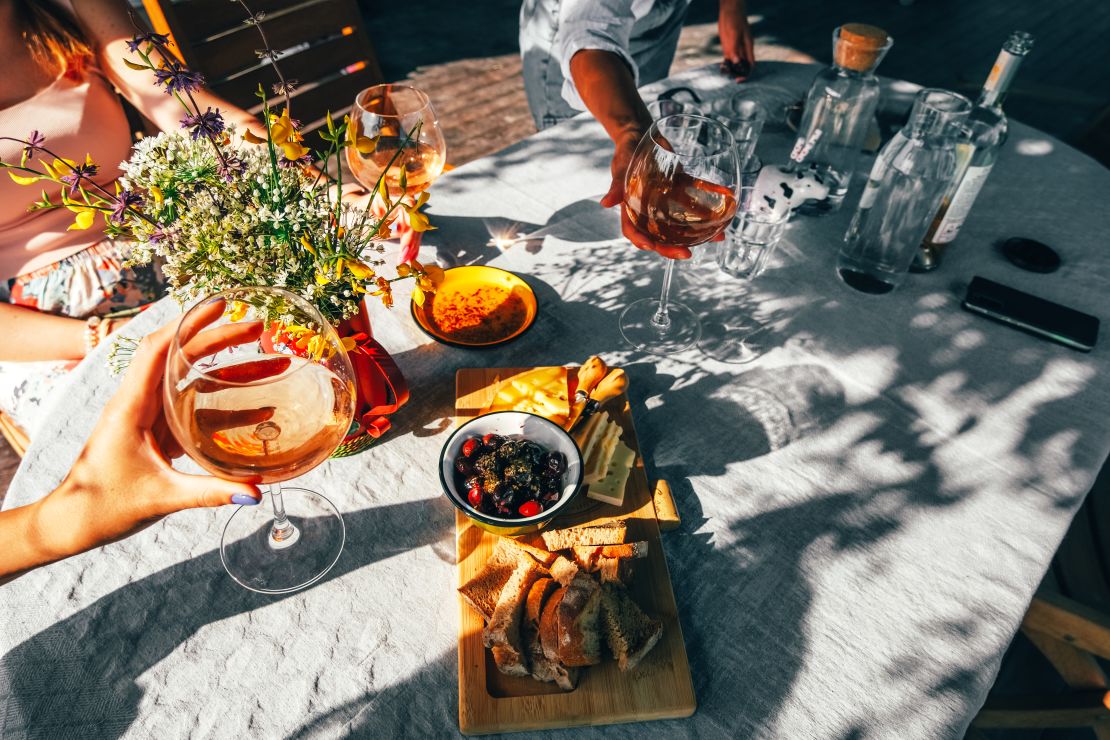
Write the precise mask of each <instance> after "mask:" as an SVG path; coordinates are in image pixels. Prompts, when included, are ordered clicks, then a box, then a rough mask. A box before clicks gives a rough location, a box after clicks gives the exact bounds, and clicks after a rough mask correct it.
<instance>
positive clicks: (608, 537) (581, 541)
mask: <svg viewBox="0 0 1110 740" xmlns="http://www.w3.org/2000/svg"><path fill="white" fill-rule="evenodd" d="M541 536H542V537H543V543H544V545H545V546H546V547H547V549H548V550H567V549H569V548H572V547H578V546H588V545H619V544H622V543H623V542H624V541H625V538H626V537H627V536H628V525H627V524H626V523H625V522H624V520H623V519H617V520H615V521H612V522H606V523H605V524H596V525H594V526H591V527H569V528H567V529H552V530H548V531H545V532H544V533H543V534H542V535H541Z"/></svg>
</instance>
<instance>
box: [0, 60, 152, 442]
mask: <svg viewBox="0 0 1110 740" xmlns="http://www.w3.org/2000/svg"><path fill="white" fill-rule="evenodd" d="M32 132H35V133H36V134H37V135H38V136H40V137H42V138H43V139H44V140H45V146H46V147H48V148H49V149H50V151H51V152H53V153H54V154H56V155H57V156H63V157H69V158H74V159H77V158H83V157H84V156H85V154H86V153H87V154H89V155H90V156H91V158H92V159H93V160H94V161H95V162H98V163H100V164H102V165H103V166H102V168H101V171H100V173H99V176H98V177H96V182H97V183H98V184H99V185H101V186H103V187H105V188H107V189H111V188H113V187H114V184H113V183H114V181H115V180H116V178H118V177H119V176H120V171H119V169H118V168H117V167H116V166H114V165H115V163H118V162H121V161H123V160H125V159H127V158H128V157H129V156H130V151H131V129H130V126H129V125H128V122H127V117H126V115H125V114H124V112H123V107H122V105H121V103H120V99H119V96H118V95H117V94H116V92H115V91H114V90H113V89H112V87H111V85H110V84H109V83H108V81H107V80H106V79H105V78H104V76H103V75H102V74H101V73H100V72H99V71H98V70H97V68H96V67H95V65H93V66H86V67H84V68H81V69H79V70H77V71H73V70H70V69H67V70H66V71H65V72H63V73H62V74H61V75H59V76H58V78H57V79H56V80H55V81H54V82H53V84H51V85H49V86H48V87H46V88H44V89H42V90H40V91H39V92H38V93H36V94H35V95H33V96H31V97H30V98H28V99H27V100H24V101H23V102H21V103H16V104H15V105H12V106H9V107H7V108H4V109H0V136H8V137H12V138H16V139H24V140H26V139H27V138H28V137H29V136H30V135H31V134H32ZM21 149H22V147H21V146H20V145H19V144H18V143H15V142H11V141H0V160H3V161H5V162H18V161H19V159H20V156H21ZM35 156H36V158H38V157H47V158H48V156H47V155H45V154H42V153H41V152H40V153H36V154H35ZM42 184H46V185H48V187H47V188H46V190H47V193H48V195H49V196H50V198H51V201H52V202H54V203H58V202H59V201H60V190H59V189H58V187H57V186H55V185H52V184H50V183H36V184H35V185H33V186H30V187H25V186H22V185H19V184H17V183H16V182H14V181H13V180H12V179H11V178H9V177H7V176H2V177H0V299H2V300H4V301H7V302H9V303H12V304H16V305H21V306H27V307H28V308H31V309H35V310H39V311H45V312H48V313H53V314H57V315H61V316H70V317H73V318H78V319H83V318H87V317H89V316H92V315H94V314H95V315H107V314H110V313H113V312H117V311H119V310H120V309H126V308H132V307H136V306H141V305H143V304H145V303H149V302H150V301H152V300H155V299H156V298H158V297H159V296H160V295H162V293H163V292H164V290H163V288H164V284H165V280H164V279H163V277H162V274H161V272H160V271H159V270H158V269H157V268H149V267H148V268H136V269H128V268H125V267H123V261H124V260H125V259H126V256H127V245H126V244H124V243H120V242H116V241H113V240H111V239H108V238H107V237H106V236H105V234H104V232H103V229H102V227H101V226H100V224H99V223H97V224H96V225H94V226H93V227H92V228H89V229H84V230H82V229H75V228H71V227H72V225H73V223H74V214H73V213H71V212H69V211H68V210H66V209H64V208H59V209H48V210H37V211H28V206H29V205H30V204H31V203H32V202H33V201H36V200H38V199H39V197H40V194H41V191H42V189H43V188H42V187H41V185H42ZM98 221H99V219H98ZM12 276H14V277H12ZM74 365H76V362H73V361H47V362H0V411H3V412H4V413H5V414H7V415H8V416H9V417H11V418H12V420H14V421H15V423H16V424H18V425H19V426H20V427H21V428H22V429H23V430H24V431H25V432H26V433H27V434H28V435H29V436H31V437H33V436H34V433H35V431H36V430H37V428H38V426H39V424H40V423H41V421H42V419H43V418H44V416H45V415H46V414H48V413H50V412H49V409H48V406H50V405H51V404H52V403H53V400H54V399H57V398H60V397H62V396H64V395H65V394H64V386H65V382H66V376H67V374H68V372H69V370H71V369H72V368H73V367H74Z"/></svg>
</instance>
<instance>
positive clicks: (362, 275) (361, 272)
mask: <svg viewBox="0 0 1110 740" xmlns="http://www.w3.org/2000/svg"><path fill="white" fill-rule="evenodd" d="M347 269H348V270H350V272H351V274H352V275H354V276H355V277H356V278H358V279H359V280H369V279H370V278H372V277H374V271H373V270H372V269H371V268H370V266H369V265H367V264H366V263H365V262H360V261H359V260H351V261H348V262H347Z"/></svg>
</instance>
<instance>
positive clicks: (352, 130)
mask: <svg viewBox="0 0 1110 740" xmlns="http://www.w3.org/2000/svg"><path fill="white" fill-rule="evenodd" d="M343 121H344V122H345V123H346V124H347V146H349V147H351V148H352V149H354V150H355V151H357V152H358V153H359V154H373V153H374V150H375V149H377V148H378V139H379V138H380V137H378V136H375V137H374V138H370V137H369V136H359V134H358V128H357V127H356V126H355V125H354V124H353V123H351V117H350V116H344V117H343Z"/></svg>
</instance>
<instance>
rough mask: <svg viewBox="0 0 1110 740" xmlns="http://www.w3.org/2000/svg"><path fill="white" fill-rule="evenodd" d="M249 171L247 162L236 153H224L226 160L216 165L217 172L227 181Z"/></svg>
mask: <svg viewBox="0 0 1110 740" xmlns="http://www.w3.org/2000/svg"><path fill="white" fill-rule="evenodd" d="M246 171H247V163H246V162H244V161H243V160H241V159H239V158H238V157H236V156H235V155H234V154H226V155H224V160H223V161H222V162H220V163H219V164H218V165H216V174H218V175H219V176H220V177H222V178H223V179H224V180H226V181H227V182H232V181H234V180H235V178H236V177H237V176H238V175H242V174H243V173H244V172H246Z"/></svg>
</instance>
